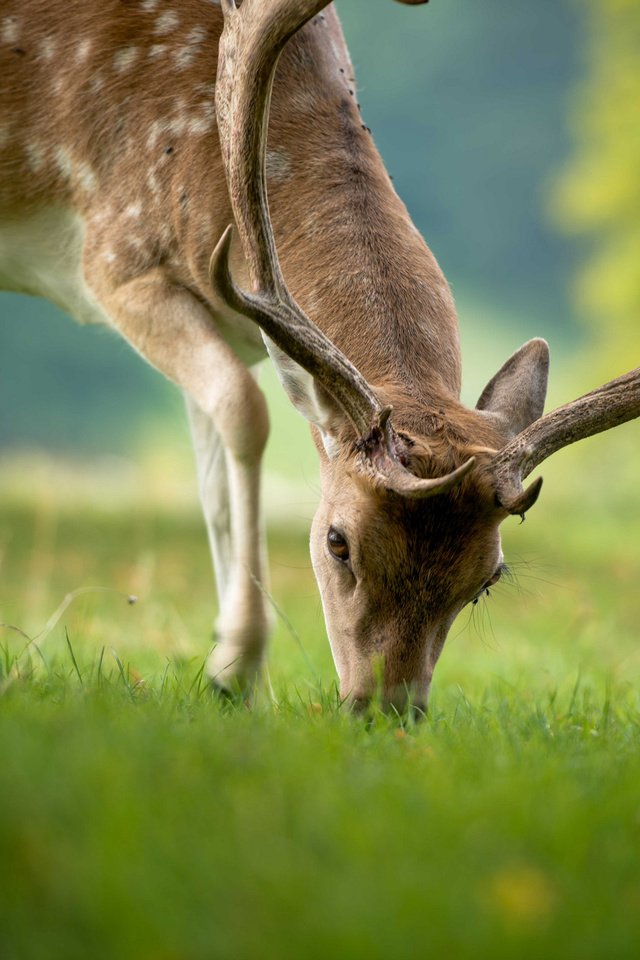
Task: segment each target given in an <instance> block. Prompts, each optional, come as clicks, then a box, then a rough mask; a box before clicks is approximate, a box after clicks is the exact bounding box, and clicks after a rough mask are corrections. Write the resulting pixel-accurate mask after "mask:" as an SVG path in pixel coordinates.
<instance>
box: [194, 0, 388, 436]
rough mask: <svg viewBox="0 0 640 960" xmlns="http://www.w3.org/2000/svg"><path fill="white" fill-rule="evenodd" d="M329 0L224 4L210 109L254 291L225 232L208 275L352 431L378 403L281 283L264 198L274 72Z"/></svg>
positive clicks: (367, 421) (365, 427)
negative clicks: (240, 276) (237, 278)
mask: <svg viewBox="0 0 640 960" xmlns="http://www.w3.org/2000/svg"><path fill="white" fill-rule="evenodd" d="M328 2H329V0H269V3H265V2H264V0H244V2H243V4H242V6H241V7H237V6H236V4H235V2H234V0H225V4H224V6H223V10H224V16H225V27H224V31H223V35H222V38H221V41H220V50H219V61H218V79H217V85H216V109H217V117H218V128H219V132H220V141H221V145H222V150H223V158H224V163H225V168H226V173H227V181H228V185H229V194H230V197H231V203H232V207H233V212H234V217H235V221H236V224H237V227H238V231H239V233H240V239H241V242H242V248H243V251H244V255H245V258H246V260H247V264H248V267H249V272H250V275H251V279H252V281H253V283H254V287H255V293H253V294H247V293H245V292H243V291H240V290H239V289H238V288H237V287H236V286H235V285H234V284H233V281H232V279H231V274H230V270H229V265H228V257H229V249H230V235H229V232H228V231H227V233H226V234H225V235H224V236H223V237H222V239H221V241H220V243H219V244H218V246H217V248H216V250H215V251H214V254H213V257H212V264H211V277H212V282H213V284H214V286H215V287H216V288H217V290H218V292H219V294H220V295H221V296H222V298H223V299H224V300H226V301H227V303H228V304H229V306H231V307H232V309H234V310H236V311H239V312H240V313H242V314H244V315H246V316H248V317H250V318H251V319H252V320H254V321H255V322H256V323H257V324H258V325H259V326H260V327H261V329H262V330H263V331H264V332H265V333H266V334H267V336H268V337H269V338H270V339H271V340H272V341H273V342H274V343H275V344H276V345H277V346H278V347H280V349H281V350H283V351H284V352H285V353H286V354H288V355H289V356H290V357H292V358H293V359H294V360H295V361H296V362H297V363H299V364H300V365H301V366H302V367H304V369H305V370H307V371H308V372H309V373H311V374H312V375H313V376H314V377H315V378H316V380H317V381H318V382H319V383H320V384H321V385H322V387H324V389H326V390H327V392H328V393H329V394H331V396H333V398H334V399H335V400H336V401H337V402H338V403H339V404H340V406H341V407H342V408H343V410H344V412H345V414H346V415H347V416H348V418H349V419H350V420H351V422H352V423H353V425H354V427H355V429H356V431H357V433H358V435H359V436H367V435H368V434H369V433H370V432H371V430H372V429H374V428H375V427H376V426H377V425H378V424H379V422H380V417H381V415H382V414H383V406H382V404H381V403H380V401H379V400H378V398H377V397H376V395H375V393H374V392H373V390H372V389H371V387H370V386H369V384H368V383H367V381H366V380H365V378H364V377H363V376H362V374H361V373H360V372H359V371H358V370H357V369H356V368H355V367H354V366H353V364H352V363H350V362H349V360H347V358H346V357H345V356H344V355H343V354H342V353H341V352H340V351H339V350H338V349H337V348H336V347H335V346H334V345H333V344H332V343H331V341H330V340H329V339H328V338H327V337H326V336H325V335H324V334H323V333H322V331H321V330H319V328H318V327H317V326H316V325H315V324H314V323H313V322H312V321H311V320H310V319H309V318H308V317H307V316H306V315H305V313H304V312H303V311H302V310H301V308H300V307H299V306H298V304H297V303H296V302H295V300H294V299H293V297H292V296H291V294H290V293H289V291H288V290H287V287H286V284H285V281H284V278H283V276H282V271H281V269H280V264H279V261H278V255H277V253H276V247H275V241H274V237H273V229H272V225H271V220H270V216H269V207H268V202H267V186H266V172H265V154H266V139H267V128H268V117H269V104H270V100H271V89H272V85H273V77H274V74H275V69H276V65H277V62H278V58H279V56H280V53H281V51H282V49H283V47H284V46H285V44H286V42H287V41H288V40H289V38H290V37H291V36H292V35H293V34H294V33H296V31H297V30H299V29H300V27H302V26H303V25H304V24H305V23H306V22H307V21H308V20H310V19H311V18H312V17H313V16H315V15H316V14H317V13H319V12H320V11H321V10H322V9H323V8H324V7H325V6H327V5H328Z"/></svg>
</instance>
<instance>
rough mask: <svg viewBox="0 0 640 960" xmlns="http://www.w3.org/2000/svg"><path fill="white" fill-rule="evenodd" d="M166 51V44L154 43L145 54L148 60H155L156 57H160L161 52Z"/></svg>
mask: <svg viewBox="0 0 640 960" xmlns="http://www.w3.org/2000/svg"><path fill="white" fill-rule="evenodd" d="M166 52H167V48H166V45H165V44H164V43H154V44H153V46H152V47H150V48H149V53H148V54H147V56H148V57H149V59H150V60H156V59H157V58H158V57H161V56H162V54H163V53H166Z"/></svg>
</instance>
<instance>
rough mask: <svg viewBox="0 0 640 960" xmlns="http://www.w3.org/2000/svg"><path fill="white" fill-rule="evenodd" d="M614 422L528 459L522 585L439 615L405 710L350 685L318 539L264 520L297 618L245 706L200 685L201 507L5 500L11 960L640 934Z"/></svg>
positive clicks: (443, 946)
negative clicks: (566, 451)
mask: <svg viewBox="0 0 640 960" xmlns="http://www.w3.org/2000/svg"><path fill="white" fill-rule="evenodd" d="M621 436H622V440H615V439H614V440H611V441H608V442H607V443H606V444H605V446H604V447H603V446H600V447H599V448H598V456H599V459H598V460H594V459H589V458H590V457H592V454H591V453H590V450H591V449H595V447H594V448H591V447H590V445H589V444H587V445H586V447H587V448H588V449H587V453H586V454H584V455H583V454H578V455H576V456H577V459H575V458H574V459H567V460H566V461H565V460H563V459H562V458H560V459H561V463H560V465H559V466H555V465H553V466H550V467H549V469H546V470H545V475H546V480H547V486H548V490H545V493H544V494H543V500H542V502H541V503H540V505H539V506H537V507H536V510H535V511H532V513H531V516H530V518H529V519H528V520H527V523H526V524H525V525H524V526H522V527H519V526H518V525H517V523H516V522H515V521H514V522H513V523H510V524H509V525H508V526H507V529H506V533H505V540H506V554H507V559H508V560H510V561H511V563H512V565H513V567H514V570H515V572H516V575H517V582H516V583H512V584H506V585H504V586H500V587H499V588H498V589H497V590H496V591H495V594H494V596H493V597H492V598H491V600H490V601H488V602H487V603H486V604H484V605H482V606H479V607H478V608H476V609H475V611H474V612H473V614H472V615H471V614H470V613H466V612H465V613H464V614H463V615H462V617H461V618H460V620H459V622H458V623H456V625H454V628H453V630H452V634H451V637H450V639H449V642H448V644H447V647H446V649H445V652H444V654H443V657H442V661H441V663H440V665H439V667H438V670H437V671H436V678H435V683H434V690H433V695H432V701H431V705H430V714H429V717H428V719H427V720H425V721H424V722H423V723H422V724H420V725H418V726H406V725H405V726H402V725H399V724H398V723H397V722H396V723H394V722H392V721H390V720H389V719H385V718H382V717H379V718H377V720H376V721H375V722H374V723H373V724H371V725H369V726H367V725H366V724H365V723H364V722H362V721H360V720H358V719H354V718H352V717H349V716H347V715H346V714H345V712H344V710H342V709H341V708H340V706H339V703H338V701H337V698H336V695H335V687H334V673H333V668H332V665H331V660H330V656H329V651H328V646H327V643H326V639H325V637H324V628H323V624H322V616H321V610H320V605H319V601H318V599H317V593H316V589H315V585H314V581H313V577H312V574H311V570H310V565H309V560H308V554H307V547H306V542H305V539H306V535H305V533H303V532H301V531H297V530H295V529H293V530H289V531H286V532H285V531H284V530H283V529H281V528H276V529H274V530H272V531H271V553H272V589H273V594H274V597H275V598H276V600H277V602H278V604H279V606H280V607H281V608H282V609H283V610H284V611H286V614H287V618H288V620H289V621H290V625H289V624H287V623H285V622H283V621H282V620H279V622H278V626H277V630H276V636H275V638H274V644H273V652H272V656H271V659H270V667H269V680H270V684H271V691H272V693H271V694H270V695H268V694H267V693H263V694H262V696H261V697H260V698H259V700H258V702H257V703H256V704H255V706H254V707H253V708H252V709H248V708H247V707H246V706H245V705H242V704H240V705H232V704H229V703H226V702H221V701H218V700H216V699H215V698H214V697H212V695H211V694H210V692H209V690H208V688H207V686H206V684H205V683H204V682H203V676H202V663H203V660H204V657H205V655H206V653H207V649H208V643H209V640H208V637H209V632H210V624H211V620H212V616H213V588H212V581H211V577H210V574H209V567H208V556H207V546H206V539H205V536H204V533H203V531H202V529H201V525H200V522H199V520H198V518H197V517H196V516H195V515H192V514H191V513H190V512H188V511H187V512H184V511H182V512H177V513H174V514H171V513H170V512H168V511H167V510H166V509H158V510H154V509H152V508H151V507H147V508H141V507H139V506H136V507H133V506H129V507H126V506H123V507H121V508H116V507H113V506H112V507H110V508H109V509H104V508H102V507H100V506H99V505H94V506H93V507H91V506H88V505H87V504H84V505H83V506H82V507H81V508H77V509H73V508H72V507H71V506H70V505H69V504H68V503H67V504H66V505H64V504H62V501H61V500H60V499H59V498H57V497H56V496H55V494H52V495H51V496H50V497H49V498H48V499H45V500H42V501H37V502H36V501H34V500H32V499H30V498H22V499H21V498H20V497H19V496H17V495H16V496H15V497H13V498H11V497H7V496H5V502H4V505H3V507H2V511H1V515H0V519H1V525H0V555H1V561H0V562H1V565H2V574H3V593H2V598H1V603H2V606H1V608H0V619H2V621H3V622H4V624H7V625H10V626H4V627H3V628H2V629H1V630H0V691H1V693H0V757H1V758H2V762H1V763H0V957H2V958H3V960H31V958H34V960H36V958H37V960H48V958H55V960H58V958H59V960H75V958H83V960H85V958H86V957H92V958H96V960H101V958H103V957H104V958H117V960H129V958H131V960H134V958H135V960H147V958H148V960H192V958H193V960H196V958H198V960H199V958H202V960H210V958H215V960H217V958H227V957H228V958H248V960H253V958H272V957H273V958H281V957H285V958H288V957H295V958H298V957H305V958H307V957H309V958H315V957H318V958H320V957H322V958H323V960H324V958H326V957H327V956H336V957H340V958H342V957H345V958H352V957H353V958H360V957H362V958H363V960H364V958H378V957H380V958H382V957H384V958H385V960H386V958H390V957H393V958H394V960H395V958H405V957H406V958H414V957H419V956H423V955H424V956H428V955H431V954H441V955H445V956H447V957H455V958H458V957H460V958H466V957H478V956H480V957H484V956H487V957H489V956H491V957H492V958H494V957H498V958H499V957H509V958H511V957H514V956H516V955H518V956H524V957H532V958H534V957H535V958H539V957H541V956H545V957H563V958H567V957H569V958H571V957H575V958H580V960H583V958H587V960H588V958H602V957H616V958H624V957H635V956H637V953H638V948H639V946H640V866H639V861H638V855H637V850H638V843H639V841H640V800H639V797H640V763H639V759H638V746H639V737H640V694H639V691H640V645H638V642H637V640H638V622H639V620H640V597H639V595H638V591H637V587H636V584H637V583H638V581H639V580H640V556H639V551H638V547H637V544H638V543H639V542H640V515H639V514H640V511H639V510H638V499H637V491H636V488H635V476H636V471H635V468H634V465H633V464H632V463H628V462H627V466H626V467H624V468H621V469H619V470H616V471H615V472H613V471H612V470H611V464H612V463H613V462H615V457H616V456H617V454H618V453H619V449H618V446H617V444H620V443H623V442H624V438H625V435H624V434H622V432H621ZM626 436H628V434H627V435H626ZM627 442H628V441H627ZM601 443H605V441H604V440H603V441H601ZM568 457H569V455H567V458H568ZM581 457H582V458H583V459H580V458H581ZM600 458H602V459H601V460H600ZM600 462H602V463H605V464H606V466H607V470H606V473H605V472H604V471H603V472H602V475H599V471H598V466H599V463H600ZM562 491H568V494H567V493H566V492H565V493H564V494H563V493H562ZM61 504H62V505H61ZM88 587H96V588H99V589H95V590H94V589H91V590H90V589H85V588H88ZM73 591H75V592H73ZM132 595H136V596H137V597H138V600H137V602H136V603H134V604H132V603H129V602H128V598H130V597H131V596H132ZM65 598H66V599H65ZM16 628H17V629H16ZM36 636H37V639H36V641H35V643H34V644H32V645H31V646H30V647H29V648H28V649H25V647H26V645H27V643H28V641H27V639H26V638H27V637H36Z"/></svg>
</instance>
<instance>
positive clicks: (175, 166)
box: [0, 0, 640, 710]
mask: <svg viewBox="0 0 640 960" xmlns="http://www.w3.org/2000/svg"><path fill="white" fill-rule="evenodd" d="M399 2H401V3H404V4H409V5H416V6H417V5H419V4H420V3H421V2H425V0H399ZM407 14H408V12H407ZM415 16H417V14H415ZM0 42H1V47H0V56H1V58H2V76H3V81H2V92H1V94H0V210H1V211H2V216H1V226H0V283H1V285H2V286H3V287H4V288H5V289H9V290H14V291H22V292H26V293H30V294H36V295H39V296H43V297H47V298H49V299H50V300H52V301H53V302H55V303H57V304H58V305H60V306H61V307H62V308H63V309H65V310H66V311H67V312H68V313H69V314H71V315H72V316H73V317H74V318H75V319H77V320H78V321H80V322H82V323H95V322H97V323H103V324H107V325H108V326H110V327H111V328H112V329H113V330H115V331H117V332H118V333H119V334H120V335H121V336H122V337H124V339H125V340H126V341H128V343H129V344H130V345H131V346H132V347H133V349H134V350H135V351H137V352H138V353H139V354H140V355H141V356H142V357H143V358H144V359H145V360H146V361H147V362H148V363H150V364H151V365H152V366H154V367H155V368H156V369H157V370H159V371H160V372H161V373H162V374H163V375H164V376H165V377H167V378H168V379H169V380H171V381H172V382H173V383H174V384H176V385H177V386H178V387H179V388H180V389H181V390H182V392H183V393H184V395H185V397H186V405H187V410H188V418H189V422H190V427H191V432H192V436H193V444H194V448H195V456H196V468H197V476H198V486H199V493H200V499H201V503H202V508H203V512H204V517H205V521H206V526H207V531H208V536H209V541H210V546H211V552H212V557H213V565H214V569H215V577H216V585H217V593H218V600H219V604H218V607H219V613H218V617H217V621H216V628H215V630H216V641H217V642H216V643H215V646H214V647H213V651H212V652H211V654H210V656H209V658H208V660H207V673H208V675H209V677H210V679H211V682H212V683H213V684H214V685H215V686H217V688H218V689H220V690H222V691H229V692H233V691H239V692H240V693H242V694H243V695H250V694H251V691H252V690H253V689H254V688H255V685H256V683H257V681H258V678H259V676H260V672H261V669H262V665H263V663H264V658H265V651H266V647H267V638H268V634H269V630H270V613H269V604H268V599H267V592H266V589H265V583H266V575H267V573H266V558H265V557H266V554H265V540H264V524H263V520H262V512H261V501H260V464H261V458H262V454H263V451H264V447H265V444H266V441H267V436H268V433H269V419H268V413H267V407H266V403H265V399H264V396H263V394H262V392H261V390H260V388H259V386H258V383H257V379H256V370H257V367H258V366H259V364H260V363H261V362H262V361H263V360H264V359H265V358H266V357H267V356H268V357H269V358H270V362H271V363H272V364H273V365H274V367H275V369H276V371H277V374H278V377H279V379H280V381H281V383H282V386H283V388H284V390H285V391H286V393H287V395H288V397H289V399H290V401H291V403H292V404H293V406H294V407H295V408H296V409H297V410H298V412H299V413H300V414H302V416H303V417H305V418H306V419H307V421H309V424H310V426H311V431H312V435H313V439H314V442H315V445H316V448H317V452H318V458H319V464H320V482H321V492H320V502H319V505H318V508H317V511H316V514H315V517H314V519H313V522H312V526H311V536H310V551H311V560H312V565H313V568H314V572H315V576H316V579H317V582H318V586H319V591H320V595H321V599H322V606H323V611H324V617H325V622H326V628H327V634H328V638H329V643H330V646H331V650H332V654H333V659H334V662H335V665H336V669H337V674H338V677H339V685H340V697H341V698H342V699H343V700H344V701H346V702H347V703H348V704H349V705H351V706H352V707H353V708H354V709H355V710H363V709H366V708H367V705H368V704H370V702H371V701H372V698H374V697H375V696H378V697H379V698H381V702H382V704H383V706H384V707H385V708H386V709H389V710H393V709H395V710H404V709H405V708H407V707H408V706H409V707H411V708H413V709H414V710H425V709H426V705H427V698H428V694H429V689H430V686H431V682H432V676H433V671H434V667H435V665H436V662H437V660H438V657H439V655H440V652H441V650H442V648H443V645H444V643H445V639H446V637H447V633H448V632H449V629H450V627H451V625H452V623H453V621H454V620H455V618H456V617H457V615H458V614H459V613H460V611H461V610H462V609H463V607H465V606H466V605H467V604H469V603H471V602H473V601H474V600H475V599H477V598H478V597H479V596H480V595H481V594H482V593H483V591H485V590H486V589H487V588H488V587H490V586H491V585H492V584H494V583H496V582H497V580H498V579H499V578H500V576H501V574H502V572H503V570H504V561H503V554H502V548H501V539H500V529H499V528H500V525H501V523H502V521H503V520H505V519H506V518H507V517H509V516H511V515H516V516H518V515H519V516H521V517H524V516H525V514H526V513H527V512H528V511H529V509H530V508H531V507H532V506H533V505H534V503H535V502H536V500H537V498H538V495H539V493H540V488H541V484H542V478H541V477H538V478H537V479H535V480H533V482H531V483H530V484H529V485H528V486H525V485H524V481H525V479H526V478H527V477H528V476H529V474H530V473H531V472H532V471H533V470H534V468H536V467H537V466H538V465H539V464H541V463H542V462H543V461H544V460H546V459H547V458H548V457H549V456H551V455H552V454H553V453H555V452H556V451H558V450H560V449H561V448H563V447H565V446H567V445H568V444H571V443H574V442H576V441H578V440H581V439H583V438H585V437H589V436H591V435H593V434H596V433H598V432H601V431H604V430H608V429H610V428H612V427H615V426H617V425H619V424H622V423H624V422H626V421H629V420H632V419H633V418H636V417H638V416H640V369H635V370H633V371H631V372H629V373H626V374H624V375H622V376H619V377H618V378H617V379H614V380H612V381H611V382H609V383H607V384H605V385H604V386H601V387H598V388H597V389H594V390H593V391H592V392H590V393H588V394H586V395H585V396H583V397H581V398H579V399H577V400H574V401H572V402H569V403H567V404H565V405H564V406H562V407H560V408H558V409H556V410H553V411H551V412H550V413H546V414H545V413H544V405H545V398H546V389H547V380H548V368H549V349H548V346H547V344H546V342H545V341H544V340H541V339H533V340H530V341H529V342H527V343H525V344H524V346H522V347H521V348H520V349H519V350H518V351H517V352H516V353H514V354H513V355H512V356H511V357H510V358H509V359H508V360H507V361H506V362H505V363H504V365H503V366H502V367H501V368H500V370H499V371H498V372H497V373H496V374H495V376H494V377H493V378H492V379H491V380H490V382H489V383H488V385H487V386H486V388H485V389H484V391H483V392H482V394H481V396H480V398H479V400H478V402H477V405H476V407H475V408H474V409H471V408H467V407H465V406H464V405H463V404H462V402H461V400H460V382H461V358H460V346H459V339H458V323H457V317H456V310H455V306H454V302H453V298H452V295H451V292H450V289H449V287H448V285H447V282H446V280H445V278H444V276H443V274H442V272H441V270H440V268H439V266H438V264H437V262H436V260H435V258H434V256H433V254H432V253H431V251H430V250H429V248H428V247H427V245H426V244H425V242H424V240H423V239H422V237H421V236H420V235H419V233H418V231H417V230H416V228H415V227H414V226H413V224H412V222H411V219H410V217H409V214H408V212H407V209H406V208H405V206H404V204H403V203H402V201H401V200H400V198H399V197H398V195H397V194H396V192H395V189H394V187H393V185H392V183H391V180H390V178H389V176H388V174H387V172H386V170H385V168H384V166H383V162H382V160H381V157H380V155H379V154H378V152H377V150H376V147H375V145H374V142H373V139H372V136H371V133H370V131H369V130H368V128H367V127H366V126H365V125H364V124H363V122H362V118H361V116H360V114H359V111H358V106H357V101H356V96H355V87H354V80H353V68H352V66H351V63H350V60H349V55H348V52H347V49H346V46H345V42H344V38H343V35H342V32H341V27H340V24H339V21H338V18H337V15H336V12H335V10H334V8H333V6H332V5H331V4H330V3H329V2H328V0H242V2H241V0H217V2H216V0H181V2H180V3H179V4H176V3H175V2H171V0H103V2H101V3H100V4H98V5H96V4H84V3H71V4H70V3H68V2H66V0H46V2H45V0H4V3H3V5H2V11H1V14H0Z"/></svg>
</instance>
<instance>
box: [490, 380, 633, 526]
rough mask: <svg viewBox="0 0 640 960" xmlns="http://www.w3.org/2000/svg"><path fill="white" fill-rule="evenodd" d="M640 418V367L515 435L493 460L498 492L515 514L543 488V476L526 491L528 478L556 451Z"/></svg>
mask: <svg viewBox="0 0 640 960" xmlns="http://www.w3.org/2000/svg"><path fill="white" fill-rule="evenodd" d="M636 417H640V367H637V368H636V369H635V370H631V371H630V372H629V373H626V374H624V375H623V376H621V377H617V379H615V380H612V381H611V382H610V383H605V384H604V386H602V387H599V388H598V389H597V390H592V391H591V393H587V394H585V395H584V396H583V397H580V398H579V399H578V400H574V401H573V402H572V403H567V404H565V405H564V406H562V407H558V409H557V410H553V411H552V412H551V413H547V414H546V415H545V416H544V417H540V419H539V420H536V421H535V422H534V423H532V424H531V426H529V427H527V429H526V430H523V431H522V433H519V434H518V436H517V437H514V439H513V440H511V441H510V442H509V443H508V444H507V445H506V446H505V447H503V448H502V450H501V451H500V452H499V453H498V454H497V455H496V457H495V458H494V459H493V461H492V471H493V475H494V478H495V482H496V494H497V497H498V500H499V501H500V503H501V504H502V506H503V507H504V508H505V509H506V510H508V511H509V512H510V513H524V512H525V510H526V509H528V507H529V506H531V504H532V503H533V502H534V501H535V499H536V498H537V495H538V493H539V490H540V486H541V480H540V479H538V480H536V481H535V482H534V483H532V484H531V486H530V487H529V488H528V489H527V490H526V491H525V490H523V487H522V480H523V479H524V478H525V477H527V476H528V475H529V474H530V473H531V471H532V470H533V469H534V468H535V467H537V466H538V464H539V463H542V461H543V460H546V459H547V457H550V456H551V454H552V453H555V452H556V450H560V449H561V448H562V447H567V446H569V444H571V443H575V442H576V441H577V440H584V439H585V438H586V437H591V436H593V435H594V434H596V433H602V432H603V431H604V430H610V429H611V428H612V427H617V426H619V425H620V424H622V423H626V422H627V421H628V420H633V419H635V418H636Z"/></svg>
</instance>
